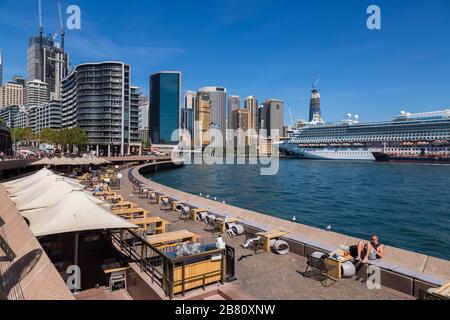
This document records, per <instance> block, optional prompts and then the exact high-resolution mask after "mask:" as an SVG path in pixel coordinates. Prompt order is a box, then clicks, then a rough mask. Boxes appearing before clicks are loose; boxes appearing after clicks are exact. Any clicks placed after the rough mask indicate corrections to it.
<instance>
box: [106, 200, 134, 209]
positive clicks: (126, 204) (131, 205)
mask: <svg viewBox="0 0 450 320" xmlns="http://www.w3.org/2000/svg"><path fill="white" fill-rule="evenodd" d="M138 207H139V205H138V204H136V203H134V202H131V201H121V202H119V203H116V204H114V205H113V206H112V207H111V210H122V209H132V208H138Z"/></svg>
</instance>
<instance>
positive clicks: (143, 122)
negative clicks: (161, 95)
mask: <svg viewBox="0 0 450 320" xmlns="http://www.w3.org/2000/svg"><path fill="white" fill-rule="evenodd" d="M138 105H139V107H138V108H139V114H138V118H139V121H138V122H139V123H138V127H139V140H140V141H144V142H148V140H149V129H148V128H149V121H148V116H149V113H150V103H149V102H148V101H147V97H146V96H144V95H141V96H140V97H139V101H138Z"/></svg>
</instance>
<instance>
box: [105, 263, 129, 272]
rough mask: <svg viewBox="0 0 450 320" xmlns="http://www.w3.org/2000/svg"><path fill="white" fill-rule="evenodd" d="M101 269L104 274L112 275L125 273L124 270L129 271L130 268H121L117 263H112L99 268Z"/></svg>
mask: <svg viewBox="0 0 450 320" xmlns="http://www.w3.org/2000/svg"><path fill="white" fill-rule="evenodd" d="M101 268H102V270H103V272H104V273H106V274H109V273H113V272H120V271H126V270H128V269H130V268H131V267H130V266H123V265H122V264H121V263H119V262H113V263H109V264H103V265H102V266H101Z"/></svg>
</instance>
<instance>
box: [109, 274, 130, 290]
mask: <svg viewBox="0 0 450 320" xmlns="http://www.w3.org/2000/svg"><path fill="white" fill-rule="evenodd" d="M117 284H121V285H123V289H125V290H127V273H126V271H117V272H113V273H111V277H110V278H109V289H110V291H114V288H115V286H116V285H117Z"/></svg>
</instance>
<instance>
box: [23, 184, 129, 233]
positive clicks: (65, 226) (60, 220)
mask: <svg viewBox="0 0 450 320" xmlns="http://www.w3.org/2000/svg"><path fill="white" fill-rule="evenodd" d="M23 216H24V217H25V218H26V219H28V221H29V222H30V229H31V231H32V232H33V234H34V235H35V236H36V237H38V236H46V235H51V234H61V233H69V232H79V231H88V230H103V229H123V228H137V226H135V225H134V224H132V223H130V222H128V221H126V220H125V219H122V218H120V217H118V216H116V215H114V214H112V213H111V212H110V211H108V210H107V209H105V208H104V207H101V206H99V205H98V204H96V203H95V202H94V201H92V198H91V197H90V196H89V195H88V194H86V193H85V192H83V191H81V190H80V189H76V190H73V191H72V192H71V193H69V194H68V195H66V197H64V198H61V201H59V202H58V203H56V204H54V205H53V206H51V207H48V208H45V209H41V210H35V211H33V212H27V213H24V214H23Z"/></svg>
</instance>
